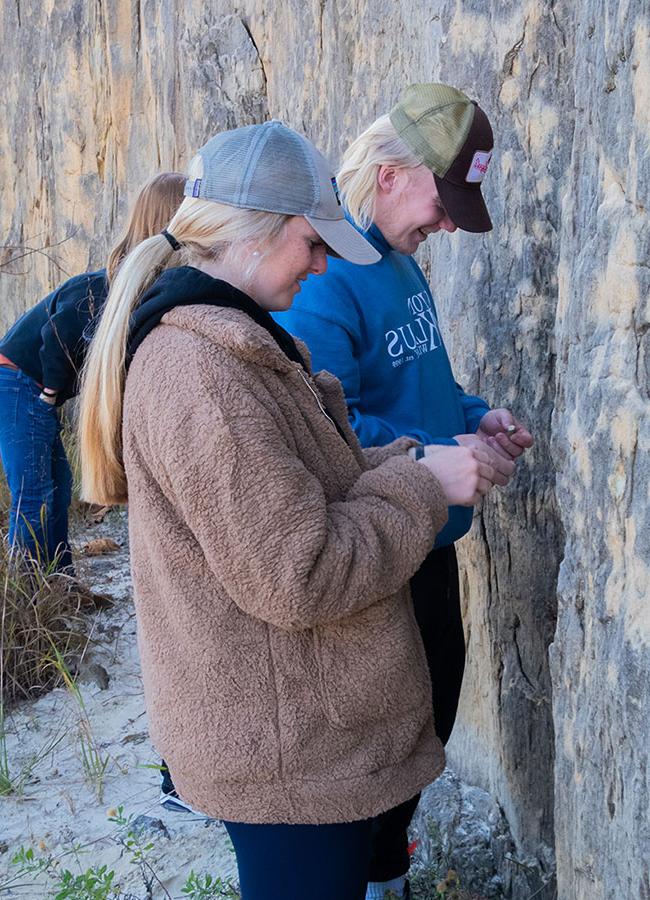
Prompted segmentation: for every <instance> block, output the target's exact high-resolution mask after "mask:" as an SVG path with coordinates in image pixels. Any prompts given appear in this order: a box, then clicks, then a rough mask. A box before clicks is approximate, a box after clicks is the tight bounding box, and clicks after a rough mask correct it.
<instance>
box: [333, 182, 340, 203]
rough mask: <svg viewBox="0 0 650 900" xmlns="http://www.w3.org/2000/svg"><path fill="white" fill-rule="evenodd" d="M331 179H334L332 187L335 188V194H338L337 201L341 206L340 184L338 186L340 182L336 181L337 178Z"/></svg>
mask: <svg viewBox="0 0 650 900" xmlns="http://www.w3.org/2000/svg"><path fill="white" fill-rule="evenodd" d="M331 181H332V188H333V190H334V195H335V196H336V202H337V203H338V205H339V206H340V205H341V198H340V197H339V186H338V184H337V183H336V178H332V179H331Z"/></svg>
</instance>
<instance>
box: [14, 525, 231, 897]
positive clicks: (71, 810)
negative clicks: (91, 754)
mask: <svg viewBox="0 0 650 900" xmlns="http://www.w3.org/2000/svg"><path fill="white" fill-rule="evenodd" d="M99 537H111V538H113V540H115V541H117V542H118V543H119V544H120V545H121V546H120V549H119V551H115V552H112V553H110V554H107V555H104V556H98V557H92V558H91V557H80V559H79V563H78V574H79V577H80V579H81V580H83V581H84V582H85V583H87V584H88V585H89V586H90V587H91V588H92V589H93V590H95V591H98V592H101V593H105V594H109V595H110V596H111V597H112V598H113V599H114V606H113V607H112V608H111V609H109V610H106V611H102V612H97V613H95V614H94V615H93V617H92V618H91V628H92V632H91V637H92V642H91V646H90V648H89V651H88V653H87V657H86V663H87V665H86V670H85V673H84V674H83V675H82V678H83V683H81V684H80V689H81V692H82V696H83V701H84V704H85V706H86V710H87V714H88V718H89V720H90V724H91V728H92V734H93V737H94V739H95V741H96V742H97V745H98V746H99V749H100V752H101V754H102V756H103V757H104V758H108V765H107V769H106V773H105V776H104V778H103V796H102V797H101V798H100V797H98V790H97V786H94V787H93V786H92V785H91V784H89V783H88V780H87V779H86V778H85V777H84V769H83V765H82V760H81V742H80V738H79V716H80V714H79V707H78V704H76V703H75V702H74V700H73V698H72V697H71V695H70V694H69V692H68V691H66V689H65V688H58V689H56V690H54V691H52V692H50V693H49V694H47V695H45V696H43V697H42V698H40V699H39V700H37V701H34V702H31V703H26V704H23V705H21V706H20V707H19V708H17V709H16V710H14V711H13V713H12V714H11V715H10V716H9V718H8V721H7V723H6V728H7V751H8V757H9V765H10V768H11V771H12V774H14V775H15V774H17V773H19V772H20V771H21V769H22V768H23V767H25V768H26V769H27V770H29V769H30V767H31V765H32V761H33V760H34V757H41V756H43V751H44V749H46V748H47V747H48V746H49V745H50V744H51V743H52V742H58V743H56V746H55V747H54V748H53V749H51V750H50V751H49V752H47V753H46V754H45V755H44V756H43V758H41V759H39V760H38V761H37V762H36V763H35V764H34V765H33V768H31V774H30V776H29V777H28V779H27V781H26V783H25V784H24V786H23V788H22V792H21V794H20V795H18V796H9V797H2V798H0V897H2V898H4V897H22V898H25V897H28V898H34V900H41V898H46V897H49V896H53V894H52V893H50V890H51V886H52V882H50V881H48V879H47V878H46V877H43V876H39V878H38V879H37V880H36V881H35V879H34V877H33V876H30V877H22V878H19V879H16V877H15V876H16V873H17V867H16V866H15V865H12V864H11V858H12V857H13V856H14V854H15V853H16V851H18V850H19V849H20V848H21V847H25V848H28V847H32V848H33V849H34V852H35V855H36V857H37V858H42V859H44V858H47V857H48V856H50V855H53V856H54V857H55V858H57V859H59V860H60V862H59V866H60V868H66V869H68V870H70V871H71V872H72V873H73V874H75V875H76V874H78V873H80V872H81V871H83V870H86V869H88V868H89V867H90V866H98V865H103V864H107V865H108V867H109V868H110V869H113V870H114V871H115V873H116V882H117V883H119V888H120V893H119V894H116V896H119V897H120V898H125V900H126V898H128V900H140V898H149V897H150V898H159V897H161V898H162V897H169V896H171V897H173V898H177V897H183V896H184V895H183V894H181V892H180V889H181V887H182V886H183V884H184V882H185V879H186V877H187V875H188V874H189V872H190V870H191V869H194V871H195V872H199V873H206V872H209V873H210V874H212V875H213V876H220V877H221V878H223V879H226V878H233V879H235V878H236V864H235V857H234V854H233V852H232V850H231V849H230V847H229V842H228V838H227V835H226V832H225V830H224V828H223V826H222V825H221V824H220V823H219V822H216V821H215V820H211V819H206V818H205V817H203V816H198V815H192V814H191V813H179V812H168V811H166V810H164V809H163V808H162V807H161V806H160V805H159V802H158V795H159V788H158V783H159V773H158V771H156V770H155V769H151V768H147V767H148V766H152V765H158V764H159V757H158V755H157V753H156V751H155V750H154V748H153V747H152V745H151V743H150V742H149V736H148V730H147V719H146V713H145V708H144V698H143V694H142V682H141V677H140V666H139V660H138V652H137V645H136V623H135V613H134V609H133V604H132V601H131V581H130V576H129V559H128V536H127V523H126V515H125V513H124V512H121V511H117V510H113V511H111V512H110V513H109V514H108V516H107V517H106V519H105V520H104V522H103V523H100V524H95V525H92V526H83V527H82V526H79V527H78V528H77V530H76V532H75V533H74V538H73V540H74V544H75V546H77V547H79V546H82V545H83V544H84V543H85V542H87V541H89V540H91V539H93V538H99ZM106 675H108V684H106ZM119 806H123V807H124V814H125V815H127V816H128V815H133V816H141V815H144V816H148V817H151V818H152V819H153V820H158V822H156V821H153V822H149V823H148V825H147V827H146V829H145V831H143V837H144V838H145V842H151V843H153V844H154V847H153V849H152V850H150V851H148V854H147V858H148V861H149V862H150V863H151V865H152V867H153V869H154V871H155V873H156V876H157V877H158V878H159V879H160V882H161V883H162V885H164V889H163V887H162V886H161V885H160V884H155V885H154V886H153V888H152V890H151V892H150V893H147V890H146V888H145V885H144V881H143V878H142V875H141V873H140V870H139V868H138V866H137V865H134V864H133V862H131V861H130V859H129V856H128V854H127V853H125V852H124V849H123V847H122V846H120V844H119V842H118V839H119V837H120V834H122V835H124V830H123V829H120V828H119V827H118V826H116V825H114V824H113V823H111V822H109V821H108V817H107V813H108V810H109V809H111V808H113V809H116V808H117V807H119ZM12 879H13V880H12ZM75 896H76V895H75Z"/></svg>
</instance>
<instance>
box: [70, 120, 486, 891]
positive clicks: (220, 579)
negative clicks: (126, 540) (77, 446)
mask: <svg viewBox="0 0 650 900" xmlns="http://www.w3.org/2000/svg"><path fill="white" fill-rule="evenodd" d="M233 159H238V160H243V161H245V164H244V162H241V165H238V166H235V164H234V163H233ZM197 168H198V171H197ZM283 173H284V175H283ZM193 176H194V177H192V178H191V179H190V180H189V181H188V186H187V188H186V195H189V196H187V199H186V200H185V201H184V202H183V204H182V205H181V207H180V209H179V211H178V213H177V214H176V215H175V216H174V218H173V219H172V221H171V223H170V225H169V227H168V231H166V232H163V234H162V235H159V236H157V237H154V238H151V239H149V240H148V241H145V242H144V243H143V244H142V245H140V247H139V248H138V249H137V250H136V251H134V252H133V253H132V254H131V255H130V257H129V258H127V260H126V261H125V263H124V264H123V266H122V268H121V270H120V273H119V274H118V276H117V278H116V281H115V284H114V286H113V289H112V291H111V294H110V296H109V299H108V303H107V306H106V312H105V314H104V317H103V318H102V321H101V323H100V326H99V329H98V333H97V336H96V339H95V343H94V345H93V348H92V351H91V356H90V359H89V363H88V367H87V370H86V373H85V376H84V386H83V393H82V408H81V423H80V429H81V449H82V455H81V458H82V467H83V479H84V493H85V496H86V497H87V498H88V499H93V500H97V501H101V502H125V501H126V497H127V484H128V499H129V525H130V536H131V554H132V568H133V579H134V587H135V603H136V610H137V617H138V629H139V646H140V653H141V662H142V672H143V679H144V687H145V696H146V702H147V709H148V714H149V722H150V728H151V736H152V739H153V742H154V744H155V745H156V747H157V749H158V750H159V751H160V752H161V753H162V754H163V755H164V757H165V759H166V760H167V761H168V763H169V766H170V769H171V771H172V773H173V776H174V781H175V783H176V786H177V788H178V791H179V793H180V795H181V796H182V797H183V798H184V799H185V800H187V801H188V802H189V803H191V804H192V806H193V807H195V808H196V809H199V810H202V811H204V812H205V813H207V814H209V815H211V816H215V817H218V818H221V819H224V820H226V826H227V827H228V830H229V832H230V834H231V837H232V839H233V843H234V845H235V850H236V852H237V859H238V866H239V871H240V880H241V885H242V890H243V897H244V900H275V898H278V900H279V898H282V900H358V898H363V896H364V893H365V878H366V874H365V873H366V866H367V857H368V842H369V839H370V828H371V822H372V818H371V817H373V816H375V815H377V814H378V813H380V812H382V811H383V810H386V809H388V808H390V807H392V806H394V805H396V804H398V803H400V802H402V801H404V800H405V799H407V798H408V797H411V796H413V795H414V794H415V793H416V792H417V791H419V790H420V789H421V788H422V787H423V786H424V785H426V784H427V783H429V782H430V781H431V780H432V779H434V778H435V777H436V776H437V775H438V774H439V772H440V771H441V769H442V767H443V752H442V748H441V745H440V743H439V741H438V739H437V738H436V735H435V731H434V726H433V720H432V715H431V699H430V684H429V682H428V675H427V668H426V663H425V659H424V652H423V648H422V646H421V643H420V640H419V636H418V631H417V626H416V623H415V619H414V615H413V611H412V608H411V603H410V598H409V591H408V581H409V578H410V577H411V576H412V575H413V573H414V572H415V570H416V569H417V567H418V566H419V564H420V563H421V561H422V560H423V559H424V557H425V555H426V554H427V552H428V550H429V548H430V547H431V545H432V543H433V540H434V537H435V535H436V533H437V532H438V531H439V529H440V528H441V527H442V526H443V524H444V522H445V520H446V515H447V506H448V505H449V504H452V503H467V504H469V503H473V502H475V501H476V499H477V498H478V496H479V495H480V494H482V493H485V492H486V491H487V490H488V489H489V487H490V486H491V484H492V482H493V480H494V472H493V470H492V469H491V468H490V467H489V466H488V465H487V464H486V462H485V458H484V457H482V456H481V455H480V452H477V451H473V450H467V449H464V448H451V447H444V448H435V450H434V448H429V452H426V453H424V454H423V452H422V448H419V447H418V446H417V445H416V442H414V441H412V440H410V439H402V440H400V441H397V442H395V443H394V444H392V445H390V446H388V447H384V448H381V449H374V450H366V451H363V450H362V449H361V448H360V446H359V444H358V442H357V440H356V437H355V436H354V434H353V432H352V430H351V429H350V427H349V425H348V419H347V411H346V406H345V400H344V397H343V393H342V390H341V387H340V385H339V382H338V381H337V380H336V379H335V378H334V377H333V376H331V375H329V374H328V373H325V372H322V373H320V374H318V375H316V376H314V375H312V373H311V371H310V367H309V361H308V354H307V351H306V349H305V347H304V345H301V344H298V343H297V342H296V343H294V342H293V340H292V339H291V338H290V336H289V335H287V334H286V332H284V331H283V330H282V329H281V328H280V327H279V326H278V325H276V324H275V323H274V322H273V319H272V318H271V316H270V315H269V313H268V310H272V309H273V310H277V309H285V308H287V307H288V305H290V303H291V301H292V299H293V296H294V295H295V293H296V292H297V290H299V281H300V280H301V279H303V278H305V277H306V276H307V274H309V273H319V272H322V271H324V270H325V267H326V256H325V253H326V250H328V249H332V250H333V251H335V252H338V253H339V254H341V255H342V256H345V257H346V258H351V259H355V260H356V261H361V262H363V261H365V262H371V261H373V260H374V257H373V251H372V250H371V249H369V248H368V245H366V244H365V242H364V241H363V239H362V238H361V237H360V236H359V235H357V234H356V232H354V235H352V234H350V231H348V229H350V226H349V225H348V223H347V222H345V220H344V219H343V218H342V214H341V212H340V207H338V205H337V203H336V194H335V190H336V187H335V183H334V182H333V180H330V179H331V175H330V173H329V172H328V170H327V167H326V164H325V163H324V161H323V159H322V157H320V155H319V154H317V151H315V149H314V148H313V147H312V145H311V144H309V142H307V141H306V140H305V139H304V138H302V137H300V136H299V135H297V134H296V133H295V132H292V131H290V130H289V129H287V128H285V127H284V126H282V125H280V123H277V122H271V123H267V124H266V125H263V126H250V127H249V128H244V129H238V130H237V131H234V132H227V133H225V134H222V135H219V136H217V137H216V138H213V140H212V141H210V142H209V143H208V144H207V145H206V147H204V148H203V150H202V151H201V152H200V155H199V157H197V159H196V160H195V162H194V163H193ZM243 198H245V199H243ZM260 209H263V210H264V211H258V210H260ZM269 210H272V211H271V212H269ZM350 230H351V229H350ZM179 249H180V250H181V254H177V255H176V256H174V254H175V252H176V251H177V250H179ZM178 255H180V256H181V258H182V260H183V261H184V262H186V263H187V264H186V265H180V266H173V263H172V260H174V262H176V259H177V256H178ZM163 269H166V270H165V271H162V270H163ZM161 272H162V274H160V273H161ZM157 275H159V277H156V276H157ZM155 326H157V327H155ZM136 351H137V352H136ZM127 367H129V372H128V378H127V379H126V383H125V369H126V368H127ZM417 457H421V459H419V461H417ZM125 473H126V478H125ZM313 826H319V827H318V828H316V829H314V827H313ZM269 859H270V860H271V862H268V860H269ZM265 860H266V861H265Z"/></svg>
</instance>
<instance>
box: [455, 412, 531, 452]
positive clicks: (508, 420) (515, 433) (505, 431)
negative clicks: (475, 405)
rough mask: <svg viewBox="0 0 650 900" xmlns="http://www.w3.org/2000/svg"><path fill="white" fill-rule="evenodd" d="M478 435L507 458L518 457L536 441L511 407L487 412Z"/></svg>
mask: <svg viewBox="0 0 650 900" xmlns="http://www.w3.org/2000/svg"><path fill="white" fill-rule="evenodd" d="M476 437H477V438H480V439H481V440H482V441H483V442H484V443H485V444H487V445H488V446H489V447H492V449H493V450H496V451H497V453H500V454H501V456H504V457H505V458H506V459H517V457H518V456H521V454H522V453H523V452H524V450H527V449H528V448H529V447H532V446H533V444H534V443H535V441H534V438H533V436H532V434H531V433H530V431H528V429H527V428H526V427H525V426H524V425H523V424H522V423H521V422H520V421H519V420H518V419H516V418H515V417H514V416H513V414H512V413H511V412H510V410H509V409H491V410H490V411H489V412H487V413H485V415H484V416H483V418H482V419H481V424H480V425H479V427H478V430H477V432H476ZM456 440H458V438H456Z"/></svg>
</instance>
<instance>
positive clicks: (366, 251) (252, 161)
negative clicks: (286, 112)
mask: <svg viewBox="0 0 650 900" xmlns="http://www.w3.org/2000/svg"><path fill="white" fill-rule="evenodd" d="M199 155H200V156H201V157H202V159H203V175H202V177H201V178H194V179H188V181H187V183H186V185H185V196H186V197H200V198H203V199H205V200H217V201H218V202H219V203H225V204H227V205H228V206H238V207H240V208H242V209H260V210H265V211H266V212H273V213H284V214H285V215H288V216H304V217H305V218H306V219H307V221H308V222H309V224H310V225H311V226H312V228H313V229H314V230H315V231H317V232H318V234H319V235H320V237H321V238H322V239H323V241H324V242H325V243H326V244H327V246H328V248H329V249H330V250H331V251H332V252H333V253H335V254H336V255H337V256H341V257H343V259H347V260H349V261H350V262H353V263H358V264H359V265H362V266H364V265H370V264H371V263H375V262H378V261H379V260H380V259H381V255H380V254H379V253H378V252H377V251H376V250H375V249H374V247H372V246H371V245H370V244H369V243H368V241H366V240H365V238H363V237H362V236H361V235H360V234H359V232H358V231H357V230H356V229H355V228H354V227H353V226H352V225H351V224H350V223H349V222H348V221H347V219H346V218H345V216H344V214H343V208H342V206H341V201H340V200H339V194H338V188H337V186H336V179H335V178H334V176H333V173H332V170H331V169H330V167H329V165H328V163H327V160H326V159H325V157H324V156H323V155H322V154H321V153H319V152H318V150H317V149H316V148H315V147H314V145H313V144H312V143H311V142H310V141H308V140H307V138H305V137H303V136H302V135H300V134H298V133H297V132H296V131H293V130H292V129H291V128H287V126H286V125H283V124H282V122H278V121H277V120H276V119H273V120H272V121H271V122H265V123H264V124H263V125H246V126H244V127H243V128H236V129H234V130H233V131H224V132H221V134H217V135H215V137H213V138H211V140H209V141H208V142H207V144H205V146H204V147H202V148H201V149H200V150H199Z"/></svg>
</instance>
